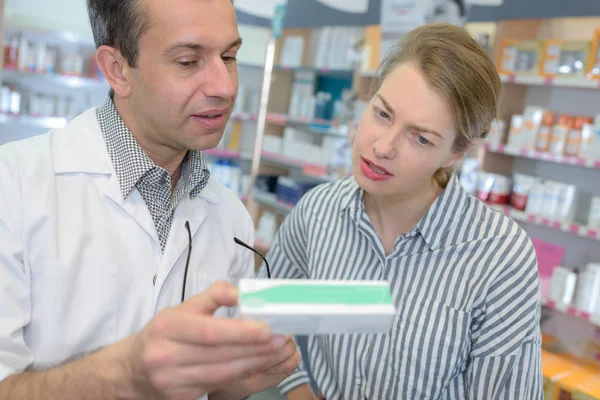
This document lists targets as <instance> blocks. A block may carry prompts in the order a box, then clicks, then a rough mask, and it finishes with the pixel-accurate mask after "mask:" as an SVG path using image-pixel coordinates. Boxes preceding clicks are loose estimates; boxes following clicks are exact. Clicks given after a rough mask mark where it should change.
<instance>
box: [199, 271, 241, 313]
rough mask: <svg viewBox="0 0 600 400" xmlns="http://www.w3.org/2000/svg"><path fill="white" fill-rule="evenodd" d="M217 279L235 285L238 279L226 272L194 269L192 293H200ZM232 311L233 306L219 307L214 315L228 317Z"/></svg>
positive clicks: (233, 310) (233, 309)
mask: <svg viewBox="0 0 600 400" xmlns="http://www.w3.org/2000/svg"><path fill="white" fill-rule="evenodd" d="M219 281H223V282H226V283H229V284H232V285H234V286H237V283H238V279H236V278H235V277H232V276H229V275H226V274H219V273H212V272H202V271H196V272H195V273H194V281H193V288H192V293H193V295H198V294H201V293H202V292H204V291H206V290H207V289H208V288H210V287H211V286H212V285H213V284H215V283H217V282H219ZM234 312H235V308H234V307H221V308H219V309H218V310H217V311H216V312H215V314H214V315H215V316H217V317H228V316H232V315H233V313H234Z"/></svg>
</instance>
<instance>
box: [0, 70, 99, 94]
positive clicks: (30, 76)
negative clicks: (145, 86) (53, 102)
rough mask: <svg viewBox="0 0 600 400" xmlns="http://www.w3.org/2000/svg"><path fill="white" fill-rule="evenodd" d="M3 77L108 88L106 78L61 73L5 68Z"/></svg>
mask: <svg viewBox="0 0 600 400" xmlns="http://www.w3.org/2000/svg"><path fill="white" fill-rule="evenodd" d="M2 78H3V79H4V80H7V81H20V82H23V83H27V84H30V85H40V84H44V85H45V84H53V85H57V86H62V87H68V88H73V89H91V90H96V89H108V83H107V82H106V80H100V79H92V78H85V77H79V76H67V75H60V74H35V73H29V72H19V71H15V70H10V69H4V70H3V71H2Z"/></svg>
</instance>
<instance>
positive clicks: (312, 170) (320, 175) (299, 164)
mask: <svg viewBox="0 0 600 400" xmlns="http://www.w3.org/2000/svg"><path fill="white" fill-rule="evenodd" d="M261 161H264V162H266V163H268V164H271V165H274V166H276V167H282V168H294V169H300V170H302V175H303V176H305V177H306V178H310V179H312V180H315V181H317V182H322V183H325V182H332V181H333V180H334V179H333V178H331V177H330V176H328V168H327V166H326V165H319V164H311V163H307V162H304V161H302V160H297V159H293V158H290V157H286V156H284V155H282V154H279V153H273V152H271V151H265V150H263V152H262V154H261Z"/></svg>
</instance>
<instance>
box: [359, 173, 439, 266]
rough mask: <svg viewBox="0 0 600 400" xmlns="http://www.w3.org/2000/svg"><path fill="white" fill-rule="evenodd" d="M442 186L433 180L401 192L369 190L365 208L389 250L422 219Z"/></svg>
mask: <svg viewBox="0 0 600 400" xmlns="http://www.w3.org/2000/svg"><path fill="white" fill-rule="evenodd" d="M442 190H443V189H442V188H440V187H439V186H438V185H437V184H435V183H432V184H427V185H424V186H423V187H421V188H419V189H417V190H414V191H412V192H410V193H405V194H401V195H372V194H369V193H367V192H365V196H364V202H365V210H366V212H367V215H368V216H369V219H370V220H371V223H372V224H373V227H374V228H375V232H376V233H377V236H379V239H380V240H381V242H382V243H383V246H384V248H385V252H386V254H389V253H391V252H392V250H393V246H394V243H395V241H396V238H397V237H398V236H399V235H403V234H406V233H408V232H410V231H411V230H412V229H413V228H414V227H415V226H416V225H417V224H418V223H419V221H420V220H421V219H422V218H423V217H424V216H425V214H426V213H427V211H428V210H429V208H430V207H431V205H432V204H433V202H434V201H435V199H437V197H438V196H439V195H440V193H441V192H442Z"/></svg>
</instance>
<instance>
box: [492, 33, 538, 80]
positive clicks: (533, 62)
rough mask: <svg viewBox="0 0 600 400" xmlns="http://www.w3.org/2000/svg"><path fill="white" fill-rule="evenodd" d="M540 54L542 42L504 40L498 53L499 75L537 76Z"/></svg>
mask: <svg viewBox="0 0 600 400" xmlns="http://www.w3.org/2000/svg"><path fill="white" fill-rule="evenodd" d="M542 53H543V42H542V41H538V40H504V41H503V42H502V48H501V51H500V62H499V66H500V73H501V74H507V75H511V74H520V75H538V74H539V72H540V65H541V61H542Z"/></svg>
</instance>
